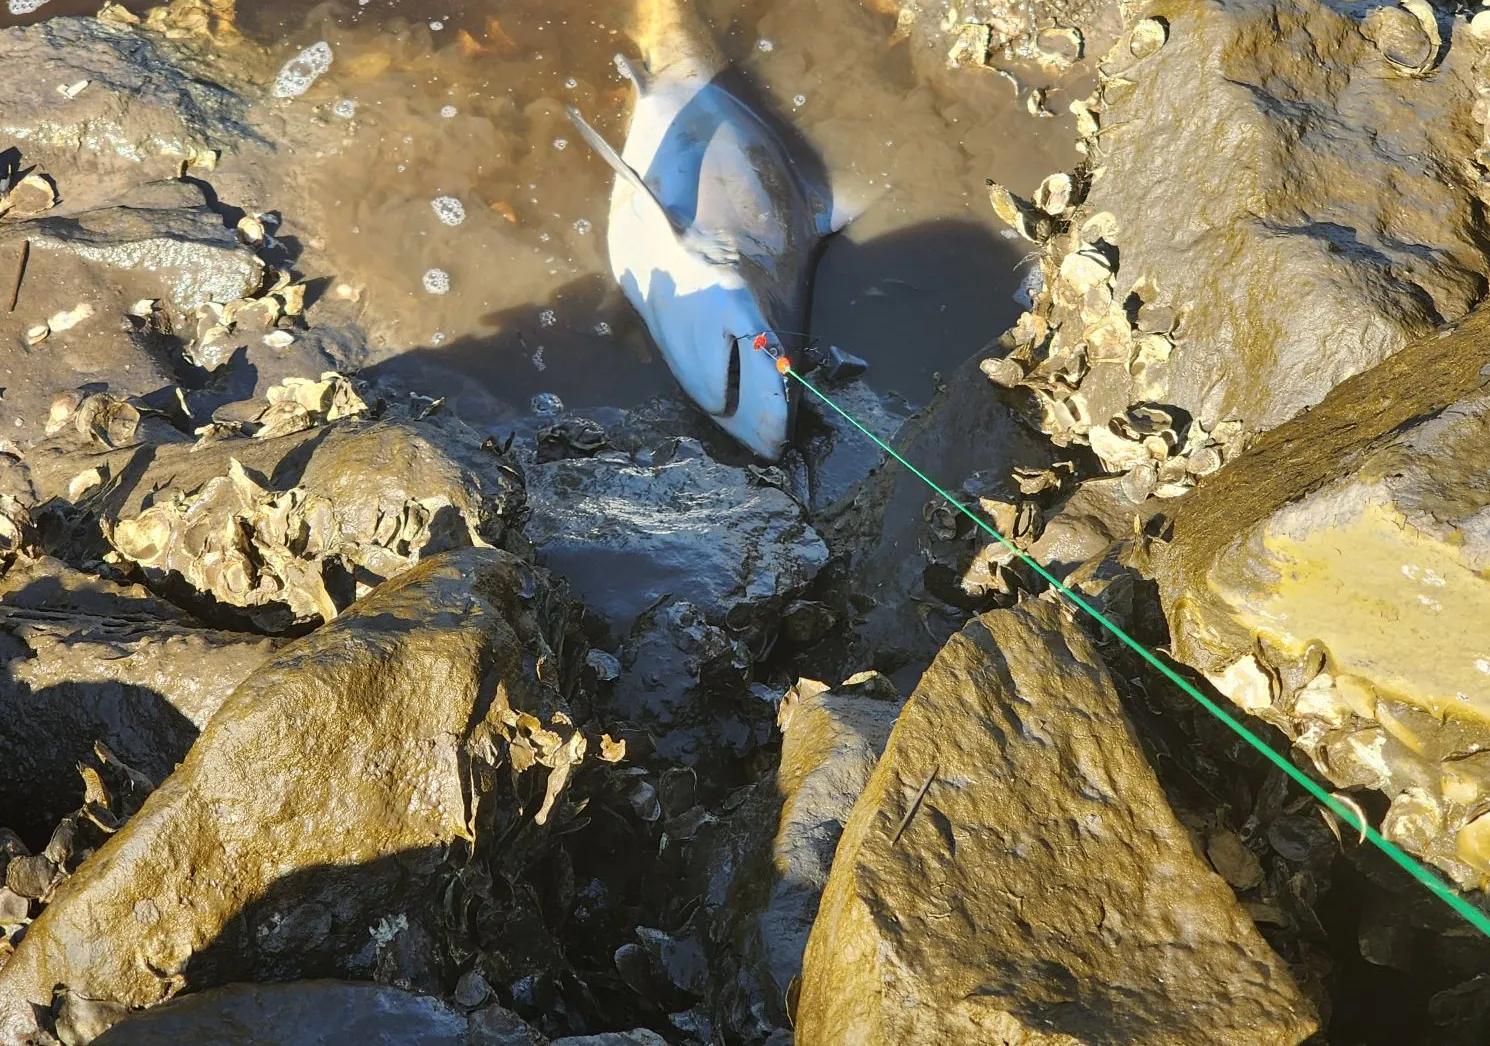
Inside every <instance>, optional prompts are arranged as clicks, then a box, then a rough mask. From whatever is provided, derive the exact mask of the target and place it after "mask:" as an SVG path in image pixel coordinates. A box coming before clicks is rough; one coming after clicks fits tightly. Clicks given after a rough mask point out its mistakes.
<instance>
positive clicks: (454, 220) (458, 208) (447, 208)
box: [429, 196, 466, 225]
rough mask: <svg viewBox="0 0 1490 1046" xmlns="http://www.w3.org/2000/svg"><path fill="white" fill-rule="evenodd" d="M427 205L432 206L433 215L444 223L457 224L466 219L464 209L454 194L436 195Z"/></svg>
mask: <svg viewBox="0 0 1490 1046" xmlns="http://www.w3.org/2000/svg"><path fill="white" fill-rule="evenodd" d="M429 205H430V206H431V207H432V208H434V212H435V217H437V218H439V219H440V221H442V222H444V223H445V224H446V225H459V224H460V223H461V222H463V221H465V220H466V209H465V207H463V206H462V205H461V202H460V201H459V200H457V199H456V198H455V197H454V196H436V197H435V198H434V199H433V200H431V201H429Z"/></svg>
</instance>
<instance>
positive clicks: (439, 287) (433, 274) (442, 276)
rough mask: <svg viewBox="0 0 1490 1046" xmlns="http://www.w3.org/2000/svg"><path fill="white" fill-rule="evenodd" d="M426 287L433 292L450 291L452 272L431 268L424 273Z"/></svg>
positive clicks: (443, 292)
mask: <svg viewBox="0 0 1490 1046" xmlns="http://www.w3.org/2000/svg"><path fill="white" fill-rule="evenodd" d="M424 289H425V290H427V291H429V292H430V293H431V294H448V293H450V274H449V273H447V272H446V271H445V270H444V269H431V270H429V272H427V273H425V274H424Z"/></svg>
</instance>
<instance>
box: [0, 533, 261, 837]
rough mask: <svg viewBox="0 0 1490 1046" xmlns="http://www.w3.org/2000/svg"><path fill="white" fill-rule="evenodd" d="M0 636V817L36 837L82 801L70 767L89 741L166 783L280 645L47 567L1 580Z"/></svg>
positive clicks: (38, 563) (131, 589)
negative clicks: (1, 768) (3, 769)
mask: <svg viewBox="0 0 1490 1046" xmlns="http://www.w3.org/2000/svg"><path fill="white" fill-rule="evenodd" d="M0 637H3V638H0V642H4V643H6V646H7V649H6V652H5V659H6V668H5V674H4V677H3V678H0V718H3V719H4V721H5V723H6V729H5V730H4V731H3V732H0V761H3V762H4V764H5V765H6V766H7V767H9V768H10V769H9V771H8V772H7V773H6V774H5V775H4V776H3V777H0V809H5V810H7V811H13V812H14V813H12V814H10V815H9V816H8V817H7V822H8V823H9V824H10V825H11V827H26V828H30V829H33V830H34V829H37V828H40V827H41V826H48V827H47V830H50V825H52V824H54V823H55V822H56V821H57V820H58V819H59V818H60V817H61V816H62V815H63V814H64V813H66V812H67V811H69V810H72V809H73V808H75V807H76V806H78V804H79V802H81V800H82V798H83V796H82V785H81V783H80V782H79V781H78V779H77V776H76V773H75V770H74V767H75V766H76V764H77V763H78V761H79V760H81V759H84V758H85V757H87V756H88V755H89V754H90V753H91V752H92V749H93V744H94V743H95V742H99V741H101V742H103V743H104V744H106V745H107V746H108V747H109V748H110V749H112V750H113V751H114V752H116V753H117V754H118V756H119V757H120V758H121V759H122V760H124V761H125V762H126V763H128V764H130V765H131V766H134V767H136V768H138V769H139V770H140V771H141V772H142V773H144V774H146V775H147V776H148V777H150V778H151V779H152V780H155V781H159V780H162V779H163V778H164V777H165V776H166V775H167V774H169V773H170V772H171V770H173V769H174V768H175V765H176V763H178V762H180V761H181V760H182V759H184V758H185V757H186V753H187V751H188V750H189V749H190V748H191V744H192V742H193V741H194V740H195V739H196V736H197V733H198V732H199V731H200V730H201V729H202V727H204V726H205V725H206V724H207V721H208V719H210V718H211V716H212V714H213V713H214V712H216V711H217V709H218V708H219V707H220V706H221V705H222V703H223V701H224V700H226V699H227V696H228V695H229V694H230V693H231V692H232V691H233V689H234V688H235V687H236V686H237V685H238V684H239V683H240V682H242V680H243V679H244V678H246V677H247V676H248V675H249V674H250V673H251V672H252V671H253V670H254V669H255V668H257V667H258V666H259V665H260V664H261V663H262V662H263V661H264V660H265V659H267V658H268V657H269V656H270V655H271V654H272V653H273V652H274V650H275V648H276V647H277V646H278V645H279V644H278V643H277V642H276V641H274V640H273V639H269V638H267V637H262V636H251V635H249V636H245V635H242V634H237V633H231V632H226V631H222V630H218V629H211V628H206V627H204V626H202V625H201V624H200V623H199V622H196V621H194V620H192V619H190V618H189V617H187V616H186V615H184V614H182V613H181V612H180V611H179V610H177V609H176V608H175V607H173V606H172V605H170V604H169V603H166V602H165V601H163V600H160V599H157V598H155V597H154V596H152V595H150V593H149V592H148V591H147V590H145V589H144V588H142V587H141V586H138V585H124V584H118V583H114V582H109V581H104V580H102V579H100V578H97V577H93V576H89V575H87V574H83V573H82V572H80V571H77V570H73V569H71V568H69V567H67V566H66V565H65V564H63V563H61V562H60V561H58V560H55V559H38V560H34V561H30V562H28V563H25V564H23V565H21V566H18V567H16V568H13V569H12V570H10V571H9V572H7V573H6V574H5V575H4V576H3V577H0ZM22 812H24V818H23V819H22V818H21V817H19V816H18V815H20V814H21V813H22Z"/></svg>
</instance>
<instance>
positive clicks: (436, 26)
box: [429, 21, 445, 33]
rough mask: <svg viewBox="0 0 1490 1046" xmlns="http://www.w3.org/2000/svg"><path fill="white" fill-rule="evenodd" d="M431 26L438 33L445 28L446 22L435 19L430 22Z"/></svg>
mask: <svg viewBox="0 0 1490 1046" xmlns="http://www.w3.org/2000/svg"><path fill="white" fill-rule="evenodd" d="M429 27H430V28H431V29H433V30H434V31H435V32H437V33H438V32H439V31H440V30H441V29H444V28H445V23H444V22H441V21H434V22H431V23H429Z"/></svg>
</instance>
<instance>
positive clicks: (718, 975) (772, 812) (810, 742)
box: [694, 673, 900, 1046]
mask: <svg viewBox="0 0 1490 1046" xmlns="http://www.w3.org/2000/svg"><path fill="white" fill-rule="evenodd" d="M899 710H900V703H899V699H898V695H897V694H896V693H895V688H894V687H893V686H891V685H890V683H889V681H888V680H887V679H885V677H883V676H881V675H878V674H875V673H865V674H863V675H862V676H855V677H853V678H851V679H849V680H847V681H846V682H844V683H843V684H842V685H841V686H837V687H833V688H831V689H829V688H828V687H827V686H825V685H824V684H822V683H818V682H815V681H813V680H809V679H803V680H799V681H798V682H797V685H796V686H795V687H794V688H793V689H791V690H789V691H788V692H787V695H786V697H785V699H784V700H783V701H782V703H781V708H780V710H779V713H778V721H779V724H780V727H781V737H782V743H781V765H780V766H779V767H778V769H777V771H776V774H775V776H774V778H767V779H766V780H764V781H762V782H760V783H759V784H756V785H752V786H751V789H750V792H751V794H750V795H749V796H747V797H746V798H745V800H744V801H743V802H742V803H741V805H740V806H739V807H738V808H737V809H736V810H735V812H734V813H732V814H731V815H730V817H729V818H728V819H726V820H725V821H723V822H721V823H720V824H719V825H718V826H717V828H716V829H714V830H712V831H709V832H708V833H707V834H702V835H701V836H700V840H699V843H698V844H697V845H696V847H695V856H694V860H695V863H696V864H697V865H698V866H699V868H700V871H699V876H700V878H702V879H703V889H704V893H705V904H706V906H707V909H706V910H707V912H708V918H709V929H708V939H709V941H710V942H711V953H710V960H711V961H710V981H711V990H710V1000H711V1007H712V1010H713V1013H714V1017H715V1020H716V1022H718V1023H719V1024H720V1025H721V1026H723V1027H726V1028H729V1029H730V1030H731V1031H732V1032H733V1035H734V1037H735V1038H736V1039H737V1040H738V1041H739V1042H742V1043H746V1044H751V1046H762V1044H765V1043H767V1042H768V1041H770V1037H771V1036H772V1035H773V1034H774V1033H778V1032H780V1031H782V1030H784V1029H787V1028H790V1027H791V1018H790V1015H789V1012H788V1007H789V1002H788V999H789V995H790V992H791V990H792V989H793V987H794V986H793V983H792V982H793V981H794V980H795V979H796V978H797V977H798V976H799V975H800V974H801V972H802V956H803V953H804V952H805V951H806V948H807V935H808V932H809V931H810V930H811V928H812V922H813V919H814V918H815V917H816V915H817V908H818V899H819V897H820V896H821V894H822V889H823V886H824V884H825V883H826V882H827V881H828V871H829V869H830V868H831V866H832V863H833V852H834V850H835V849H836V848H837V846H838V840H839V837H840V835H841V834H842V831H843V825H844V822H845V821H847V820H848V816H849V811H850V810H851V809H852V807H853V805H854V803H855V802H856V801H857V800H858V798H859V793H860V792H862V791H863V789H864V785H865V783H866V782H867V781H868V780H869V775H870V773H871V771H873V769H874V765H875V762H876V761H877V760H878V759H879V755H880V752H881V751H882V750H883V749H884V746H885V740H886V739H887V738H888V737H889V736H890V728H891V727H892V726H893V725H894V723H895V716H896V714H897V713H898V712H899Z"/></svg>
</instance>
